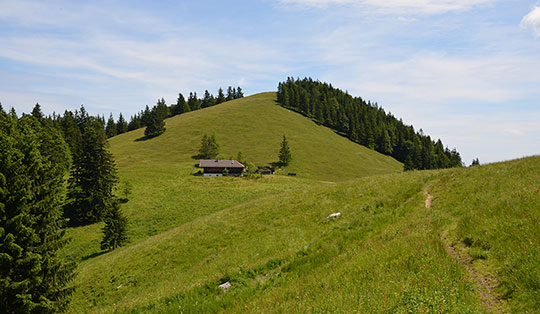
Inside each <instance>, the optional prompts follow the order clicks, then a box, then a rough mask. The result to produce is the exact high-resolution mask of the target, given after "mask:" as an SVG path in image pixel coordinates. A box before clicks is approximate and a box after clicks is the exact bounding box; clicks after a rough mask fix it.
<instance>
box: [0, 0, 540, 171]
mask: <svg viewBox="0 0 540 314" xmlns="http://www.w3.org/2000/svg"><path fill="white" fill-rule="evenodd" d="M0 7H1V8H2V9H1V10H0V42H1V44H0V102H2V104H3V106H4V107H5V108H9V107H12V106H13V107H15V108H16V110H17V111H18V112H19V113H21V112H29V111H30V110H31V109H32V107H33V105H34V104H35V103H36V102H39V103H40V104H41V105H42V107H43V110H44V112H46V113H52V112H53V111H56V112H63V111H64V109H76V108H78V107H79V106H80V105H81V104H84V105H85V107H86V108H87V109H88V111H89V112H90V113H92V114H103V115H105V116H108V114H109V112H112V113H113V115H115V117H117V116H118V114H119V113H120V112H122V113H123V114H124V115H126V116H130V115H131V114H134V113H135V112H137V111H138V110H140V109H142V108H143V107H144V106H145V105H153V104H155V103H156V100H157V99H158V98H161V97H164V98H165V100H166V102H167V103H172V102H175V100H176V97H177V95H178V93H179V92H182V93H183V94H184V95H185V94H188V93H189V92H190V91H196V92H197V93H199V94H202V92H204V90H205V89H208V90H210V91H211V92H212V93H214V94H215V93H216V91H217V89H218V88H219V87H220V86H221V87H227V86H229V85H233V86H236V85H240V86H241V87H242V89H243V90H244V92H245V93H246V94H247V95H249V94H254V93H258V92H263V91H271V90H275V89H276V86H277V83H278V82H279V81H283V80H285V79H286V78H287V77H288V76H294V77H304V76H311V77H313V78H315V79H319V80H321V81H326V82H330V83H332V84H333V85H334V86H336V87H339V88H341V89H344V90H348V91H349V93H351V94H352V95H354V96H361V97H362V98H364V99H366V100H371V101H375V102H377V103H378V104H380V105H381V106H382V107H383V108H385V109H386V110H387V111H391V112H392V113H393V114H394V115H395V116H397V117H400V118H403V120H404V122H405V123H408V124H413V125H414V126H415V127H416V128H417V129H418V128H422V129H423V130H424V132H425V133H427V134H430V135H432V136H433V137H436V138H441V139H442V140H443V142H444V143H445V144H446V145H448V146H450V147H451V148H453V147H455V148H457V149H458V151H459V152H461V153H462V157H463V159H464V161H465V162H466V163H467V164H469V163H470V162H471V160H472V159H473V158H476V157H478V158H479V159H480V161H481V162H493V161H500V160H507V159H512V158H518V157H521V156H528V155H534V154H540V122H539V121H540V4H539V3H537V2H534V1H521V0H520V1H518V0H504V1H503V0H452V1H451V0H386V1H380V0H356V1H354V0H259V1H91V2H88V1H80V2H78V1H1V0H0Z"/></svg>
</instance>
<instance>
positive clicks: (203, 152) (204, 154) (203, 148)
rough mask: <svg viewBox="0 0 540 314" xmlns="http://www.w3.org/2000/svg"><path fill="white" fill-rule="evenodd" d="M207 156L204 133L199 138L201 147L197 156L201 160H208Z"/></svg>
mask: <svg viewBox="0 0 540 314" xmlns="http://www.w3.org/2000/svg"><path fill="white" fill-rule="evenodd" d="M208 155H209V147H208V135H207V134H206V133H204V134H203V136H202V138H201V147H200V148H199V156H200V157H201V158H206V159H208V158H210V157H208Z"/></svg>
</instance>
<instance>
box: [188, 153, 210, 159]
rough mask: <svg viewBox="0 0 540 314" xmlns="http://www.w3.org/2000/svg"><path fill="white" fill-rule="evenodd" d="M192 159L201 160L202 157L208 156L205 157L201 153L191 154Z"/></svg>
mask: <svg viewBox="0 0 540 314" xmlns="http://www.w3.org/2000/svg"><path fill="white" fill-rule="evenodd" d="M191 159H195V160H200V159H208V158H205V157H204V156H203V155H201V154H197V155H193V156H191Z"/></svg>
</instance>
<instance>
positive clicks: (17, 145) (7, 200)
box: [0, 114, 74, 313]
mask: <svg viewBox="0 0 540 314" xmlns="http://www.w3.org/2000/svg"><path fill="white" fill-rule="evenodd" d="M44 132H47V130H44V129H42V128H41V126H40V123H39V122H38V121H37V119H35V118H34V117H32V116H26V117H23V118H22V119H21V120H19V121H17V120H16V119H14V118H12V117H10V116H8V115H3V114H0V309H1V311H2V312H3V313H54V312H61V311H63V310H65V308H66V306H67V304H68V302H69V297H70V295H71V292H72V289H70V288H66V287H65V286H66V284H67V283H69V281H71V279H72V277H73V270H74V264H72V263H65V262H63V259H60V258H58V256H57V253H58V251H59V250H60V249H61V248H62V247H63V246H64V245H65V244H66V241H67V240H66V239H65V238H64V231H63V230H62V227H63V225H64V223H65V219H64V218H63V217H62V211H61V204H62V203H63V200H64V198H65V184H64V180H65V179H64V178H65V173H63V172H62V171H58V170H59V169H61V168H57V166H56V165H55V164H54V163H53V162H51V160H52V158H51V157H50V156H48V155H47V152H46V151H44V150H43V149H42V145H43V143H44V142H43V141H42V140H41V139H40V137H41V136H42V135H43V134H44ZM50 137H51V140H52V142H57V143H60V145H61V144H63V146H64V148H65V149H66V151H67V145H66V144H65V142H64V141H63V139H62V137H61V136H59V133H58V132H57V133H55V134H51V136H50Z"/></svg>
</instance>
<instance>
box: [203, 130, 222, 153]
mask: <svg viewBox="0 0 540 314" xmlns="http://www.w3.org/2000/svg"><path fill="white" fill-rule="evenodd" d="M218 155H219V144H218V143H217V140H216V136H215V135H214V134H212V135H210V136H208V135H207V134H206V133H205V134H204V135H203V136H202V138H201V147H200V148H199V156H200V157H201V158H205V159H214V158H216V157H217V156H218Z"/></svg>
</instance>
